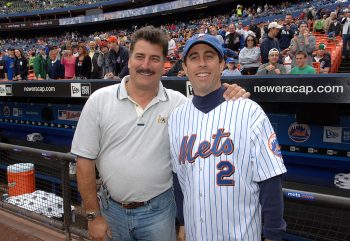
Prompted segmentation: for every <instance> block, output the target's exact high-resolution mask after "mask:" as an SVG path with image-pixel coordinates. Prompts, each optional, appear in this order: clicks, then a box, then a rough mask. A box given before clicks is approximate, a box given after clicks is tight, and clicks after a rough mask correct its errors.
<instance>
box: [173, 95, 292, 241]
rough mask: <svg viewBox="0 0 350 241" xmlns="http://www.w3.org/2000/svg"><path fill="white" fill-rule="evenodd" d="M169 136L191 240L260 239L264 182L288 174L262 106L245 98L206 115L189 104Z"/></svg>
mask: <svg viewBox="0 0 350 241" xmlns="http://www.w3.org/2000/svg"><path fill="white" fill-rule="evenodd" d="M169 138H170V145H171V146H170V147H171V156H172V164H173V170H174V172H176V173H177V175H178V179H179V182H180V185H181V189H182V192H183V194H184V218H185V229H186V238H187V239H186V240H188V241H199V240H211V241H219V240H248V241H254V240H256V241H258V240H260V239H261V208H260V204H259V185H258V182H260V181H263V180H266V179H269V178H271V177H274V176H277V175H280V174H282V173H284V172H286V168H285V166H284V164H283V160H282V158H281V156H280V151H279V149H278V143H277V140H276V138H275V136H274V131H273V128H272V126H271V124H270V122H269V120H268V118H267V116H266V114H265V113H264V112H263V110H262V109H261V107H260V106H259V105H257V104H256V103H255V102H253V101H251V100H246V99H240V100H238V101H234V102H233V101H226V102H223V103H222V104H221V105H219V106H218V107H216V108H215V109H214V110H212V111H210V112H209V113H207V114H206V113H203V112H201V111H199V110H198V109H197V108H196V107H195V106H194V105H193V104H192V102H191V101H188V102H187V103H185V104H184V105H182V106H180V107H178V108H177V109H176V110H175V111H174V112H173V113H172V115H171V116H170V118H169ZM231 147H232V148H231Z"/></svg>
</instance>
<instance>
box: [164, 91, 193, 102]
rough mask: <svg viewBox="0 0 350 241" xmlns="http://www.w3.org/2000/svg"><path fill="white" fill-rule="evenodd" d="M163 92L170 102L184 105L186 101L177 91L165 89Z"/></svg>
mask: <svg viewBox="0 0 350 241" xmlns="http://www.w3.org/2000/svg"><path fill="white" fill-rule="evenodd" d="M164 90H165V92H166V93H167V95H168V97H169V100H170V101H175V102H181V103H184V102H185V101H186V100H187V97H186V96H184V95H183V94H181V93H180V92H179V91H176V90H173V89H167V88H164Z"/></svg>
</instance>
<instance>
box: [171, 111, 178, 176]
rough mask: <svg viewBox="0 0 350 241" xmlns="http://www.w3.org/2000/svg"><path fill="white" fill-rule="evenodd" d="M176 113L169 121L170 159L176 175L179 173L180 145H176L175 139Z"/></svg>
mask: <svg viewBox="0 0 350 241" xmlns="http://www.w3.org/2000/svg"><path fill="white" fill-rule="evenodd" d="M173 118H174V113H172V114H170V117H169V121H168V131H169V140H170V159H171V166H172V169H173V172H174V173H177V165H178V161H177V156H178V155H177V151H178V148H179V147H178V145H180V144H179V143H176V140H175V138H174V136H175V135H174V124H175V123H174V120H173Z"/></svg>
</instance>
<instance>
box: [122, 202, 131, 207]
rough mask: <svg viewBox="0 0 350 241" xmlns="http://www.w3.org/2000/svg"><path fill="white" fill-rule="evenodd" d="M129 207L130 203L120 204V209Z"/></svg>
mask: <svg viewBox="0 0 350 241" xmlns="http://www.w3.org/2000/svg"><path fill="white" fill-rule="evenodd" d="M129 205H130V203H122V207H123V208H128V207H129Z"/></svg>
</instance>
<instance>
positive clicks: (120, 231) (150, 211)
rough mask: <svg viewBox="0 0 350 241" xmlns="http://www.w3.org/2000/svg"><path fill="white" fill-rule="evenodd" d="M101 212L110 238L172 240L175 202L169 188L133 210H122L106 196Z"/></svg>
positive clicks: (133, 240) (123, 240)
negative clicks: (108, 229) (106, 222)
mask: <svg viewBox="0 0 350 241" xmlns="http://www.w3.org/2000/svg"><path fill="white" fill-rule="evenodd" d="M102 215H103V216H104V217H105V218H106V220H107V221H108V224H109V228H110V230H111V233H112V240H111V241H175V238H176V232H175V216H176V204H175V198H174V191H173V189H172V188H170V189H169V190H167V191H166V192H164V193H162V194H160V195H158V196H157V197H155V198H153V199H151V200H150V202H149V203H148V204H147V205H144V206H141V207H138V208H135V209H125V208H123V207H122V206H121V205H120V204H118V203H116V202H115V201H113V200H112V199H109V201H108V205H107V207H104V208H103V209H102Z"/></svg>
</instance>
